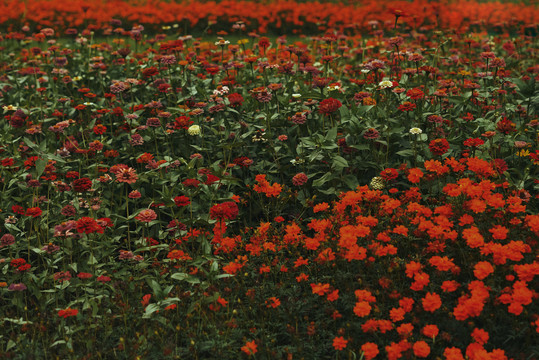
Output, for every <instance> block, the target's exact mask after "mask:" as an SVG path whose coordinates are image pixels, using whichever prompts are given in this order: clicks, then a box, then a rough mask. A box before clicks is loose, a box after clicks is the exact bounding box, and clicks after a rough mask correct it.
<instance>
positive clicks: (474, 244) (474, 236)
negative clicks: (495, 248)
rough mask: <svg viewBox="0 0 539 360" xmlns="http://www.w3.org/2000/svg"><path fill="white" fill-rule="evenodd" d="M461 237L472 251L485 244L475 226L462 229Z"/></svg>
mask: <svg viewBox="0 0 539 360" xmlns="http://www.w3.org/2000/svg"><path fill="white" fill-rule="evenodd" d="M462 237H463V238H464V240H466V243H467V244H468V246H469V247H471V248H472V249H473V248H478V247H481V246H483V245H484V244H485V241H484V239H483V236H482V235H481V234H480V233H479V229H478V228H476V227H475V226H472V227H471V228H468V229H464V230H463V231H462Z"/></svg>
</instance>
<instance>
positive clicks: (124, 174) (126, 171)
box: [115, 167, 138, 184]
mask: <svg viewBox="0 0 539 360" xmlns="http://www.w3.org/2000/svg"><path fill="white" fill-rule="evenodd" d="M115 175H116V181H118V182H121V183H126V184H134V183H136V182H137V180H138V175H137V172H136V171H135V169H133V168H130V167H124V168H121V169H120V170H119V171H118V172H117V173H116V174H115Z"/></svg>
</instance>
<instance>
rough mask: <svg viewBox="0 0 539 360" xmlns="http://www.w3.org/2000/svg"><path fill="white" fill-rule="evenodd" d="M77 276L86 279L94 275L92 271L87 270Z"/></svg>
mask: <svg viewBox="0 0 539 360" xmlns="http://www.w3.org/2000/svg"><path fill="white" fill-rule="evenodd" d="M77 277H78V278H79V279H81V280H85V279H90V278H92V277H93V275H92V274H90V273H87V272H81V273H78V274H77Z"/></svg>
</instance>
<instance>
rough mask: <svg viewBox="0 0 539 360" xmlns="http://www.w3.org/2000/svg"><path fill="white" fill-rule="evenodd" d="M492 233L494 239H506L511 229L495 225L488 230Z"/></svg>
mask: <svg viewBox="0 0 539 360" xmlns="http://www.w3.org/2000/svg"><path fill="white" fill-rule="evenodd" d="M488 231H489V232H490V233H491V234H492V238H493V239H494V240H505V239H507V233H508V232H509V230H508V229H507V228H506V227H505V226H501V225H495V226H494V227H492V228H490V229H489V230H488Z"/></svg>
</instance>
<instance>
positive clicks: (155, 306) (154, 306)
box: [142, 304, 159, 318]
mask: <svg viewBox="0 0 539 360" xmlns="http://www.w3.org/2000/svg"><path fill="white" fill-rule="evenodd" d="M157 310H159V305H158V304H150V305H148V306H146V310H145V311H144V315H142V317H143V318H148V317H150V315H151V314H153V313H154V312H156V311H157Z"/></svg>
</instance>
